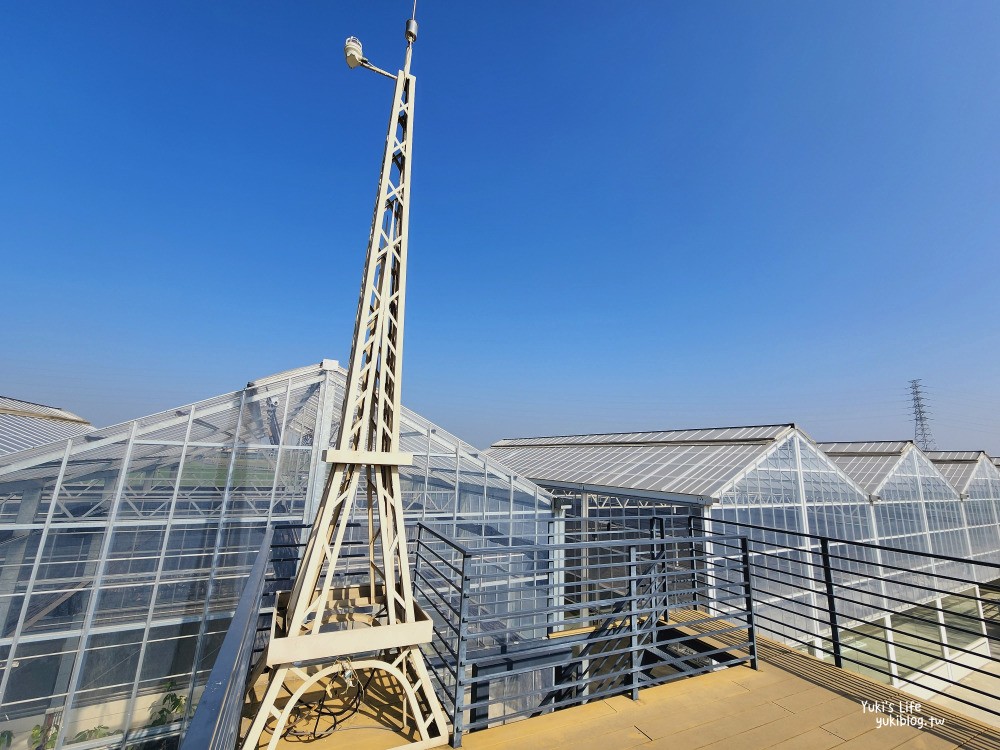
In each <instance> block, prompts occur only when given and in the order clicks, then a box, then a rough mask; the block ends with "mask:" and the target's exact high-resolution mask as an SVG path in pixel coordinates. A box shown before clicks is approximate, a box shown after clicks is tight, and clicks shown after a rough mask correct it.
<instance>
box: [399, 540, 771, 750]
mask: <svg viewBox="0 0 1000 750" xmlns="http://www.w3.org/2000/svg"><path fill="white" fill-rule="evenodd" d="M604 535H606V534H605V532H602V536H604ZM706 541H707V539H695V540H692V539H685V538H662V539H650V538H648V537H647V538H645V539H642V538H620V537H619V538H611V539H606V538H602V539H600V540H599V541H587V540H585V539H584V540H575V541H573V542H570V543H545V544H535V545H524V546H518V547H493V546H484V547H479V548H475V547H470V546H467V545H464V544H461V543H460V542H457V541H455V540H454V539H451V538H449V537H447V536H445V535H444V534H442V533H440V532H438V531H436V530H435V529H434V528H433V527H431V526H429V525H426V524H421V525H420V526H419V527H418V532H417V538H416V543H415V550H414V557H415V562H414V581H415V585H416V587H417V591H418V594H420V595H421V598H422V599H424V600H425V601H426V603H427V608H428V610H429V611H430V613H431V615H432V618H433V619H434V622H435V638H434V640H433V641H432V643H431V650H432V653H431V654H429V656H430V661H431V665H432V667H433V668H434V670H435V672H436V673H437V674H438V678H439V680H440V684H441V686H442V688H444V689H443V690H441V691H440V693H439V694H440V695H441V697H442V699H443V701H444V703H445V709H446V711H447V712H448V713H450V714H451V717H452V722H453V726H454V734H453V745H454V746H455V747H458V746H459V745H460V744H461V738H462V735H463V734H464V733H466V732H469V731H473V730H477V729H483V728H485V727H488V726H491V725H493V724H496V723H502V722H504V721H506V720H509V719H514V718H519V717H525V716H532V715H536V714H539V713H544V712H548V711H552V710H555V709H558V708H563V707H567V706H571V705H577V704H580V703H586V702H588V701H591V700H597V699H601V698H604V697H608V696H611V695H617V694H622V693H627V694H630V695H631V696H632V697H633V698H636V697H637V696H638V691H639V690H640V689H641V688H644V687H650V686H653V685H658V684H662V683H664V682H668V681H671V680H675V679H679V678H682V677H688V676H691V675H695V674H700V673H703V672H708V671H711V670H714V669H717V668H718V667H720V666H731V665H735V664H742V663H750V664H751V665H752V666H754V667H756V642H755V634H754V620H753V610H752V585H751V581H750V577H749V566H748V560H747V550H746V540H745V538H741V537H739V536H735V535H734V536H725V537H719V541H720V542H723V543H726V544H730V545H732V546H733V549H734V550H735V551H734V552H732V553H728V552H727V553H716V554H715V555H714V557H713V560H712V561H711V563H709V562H708V561H706V560H704V559H699V557H698V553H696V552H694V550H696V549H698V548H700V547H703V546H704V542H706ZM714 566H718V567H720V568H724V569H725V574H724V575H721V574H718V573H717V571H715V570H713V567H714ZM705 601H712V602H716V603H718V605H719V606H718V607H716V611H714V612H713V611H709V609H707V608H706V607H704V606H703V604H702V603H703V602H705Z"/></svg>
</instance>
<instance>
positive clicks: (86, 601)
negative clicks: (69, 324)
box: [0, 360, 551, 747]
mask: <svg viewBox="0 0 1000 750" xmlns="http://www.w3.org/2000/svg"><path fill="white" fill-rule="evenodd" d="M344 383H345V372H344V370H343V369H342V368H341V367H339V366H338V364H337V363H336V362H334V361H332V360H324V362H322V363H321V364H319V365H315V366H311V367H305V368H301V369H297V370H291V371H288V372H283V373H280V374H277V375H273V376H271V377H267V378H263V379H260V380H257V381H254V382H251V383H249V384H248V385H247V387H246V388H245V389H243V390H240V391H236V392H234V393H228V394H225V395H222V396H218V397H216V398H211V399H207V400H204V401H199V402H197V403H195V404H190V405H187V406H182V407H179V408H177V409H172V410H169V411H165V412H162V413H159V414H155V415H152V416H149V417H144V418H141V419H137V420H135V421H133V422H129V423H126V424H122V425H117V426H114V427H109V428H104V429H96V430H89V431H87V432H84V433H83V434H80V435H76V436H73V437H71V438H69V439H64V440H62V441H60V442H56V443H50V444H47V445H43V446H36V447H34V448H31V449H30V450H23V451H19V452H16V453H11V454H9V455H7V456H4V457H3V458H2V459H0V565H2V567H0V626H2V632H0V664H2V666H3V670H2V675H3V676H2V679H0V711H2V712H3V714H4V716H5V717H6V718H5V721H4V725H5V728H7V729H9V730H11V731H12V732H13V734H14V736H15V737H16V738H18V742H20V740H21V739H24V743H25V744H24V745H20V744H15V747H20V746H24V747H27V737H29V736H30V735H31V733H32V731H33V730H34V731H35V732H36V733H37V734H42V733H44V734H46V735H47V736H49V737H50V738H57V740H58V741H57V743H56V744H57V745H58V746H61V744H64V743H66V744H68V743H84V744H81V747H97V746H103V744H104V743H107V742H109V741H111V740H108V739H105V740H103V741H102V740H101V738H102V737H113V738H114V740H113V744H115V745H119V746H122V745H124V744H128V745H129V746H132V745H133V744H134V743H136V742H139V741H141V740H142V739H144V738H151V737H158V738H162V737H165V736H169V735H177V734H180V733H181V732H182V731H183V728H184V726H185V725H186V723H187V722H188V720H189V718H190V716H191V714H192V711H193V709H194V706H195V704H196V703H197V700H198V697H199V695H200V691H201V687H202V685H203V684H204V681H205V679H206V677H207V675H208V673H209V671H210V670H211V667H212V665H213V661H214V659H215V654H216V651H217V649H218V647H219V644H220V643H221V641H222V638H223V637H224V635H225V632H226V630H227V627H228V624H229V619H230V617H231V616H232V613H233V610H234V609H235V606H236V602H237V600H238V598H239V596H240V592H241V589H242V585H243V581H244V579H245V577H246V575H247V573H248V571H249V569H250V566H251V564H252V563H253V560H254V559H255V557H256V556H257V554H258V552H259V551H260V545H261V540H262V539H263V537H264V533H265V529H266V528H267V527H268V526H278V527H279V528H280V527H282V525H286V524H291V525H301V524H302V523H303V522H308V521H309V520H310V519H311V515H312V514H313V513H314V512H315V507H316V504H317V502H318V500H319V496H320V494H321V493H322V489H323V479H324V478H325V475H326V471H327V464H325V463H323V462H322V461H321V456H320V453H321V450H320V449H321V448H325V447H327V446H329V445H330V444H331V441H332V440H334V439H335V437H336V433H337V429H338V424H339V421H340V410H341V405H342V399H343V389H344ZM401 443H402V445H401V447H402V449H403V450H405V451H408V452H411V453H412V454H413V456H414V459H413V465H412V466H408V467H405V468H403V469H401V475H402V476H401V479H402V489H403V493H404V502H405V505H406V509H407V518H408V520H426V521H433V522H434V523H435V524H436V526H437V527H438V528H441V529H444V530H446V531H447V533H448V534H449V535H450V536H452V537H454V538H456V539H462V538H466V539H473V538H474V539H477V540H479V541H478V544H479V545H480V546H481V545H483V544H491V543H497V544H503V545H515V544H517V543H519V541H521V540H522V538H527V539H530V540H532V541H533V540H534V537H535V534H536V531H537V528H538V527H537V524H538V523H539V520H540V519H542V520H543V522H544V519H548V518H550V517H551V511H550V500H549V496H548V495H547V493H545V492H544V491H541V490H539V489H538V488H537V487H536V486H534V485H532V484H530V483H529V482H527V481H524V480H521V479H518V478H516V477H514V476H513V475H511V474H510V472H508V471H506V470H504V469H503V468H502V467H500V466H499V465H497V464H496V462H494V461H493V460H490V459H487V458H486V457H484V456H481V455H479V454H478V452H477V451H476V450H475V449H473V448H471V447H470V446H468V445H467V444H465V443H463V442H462V441H460V440H458V439H457V438H456V437H454V436H453V435H451V434H449V433H448V432H446V431H444V430H442V429H440V428H438V427H436V426H435V425H433V424H432V423H430V422H428V421H427V420H425V419H423V418H422V417H420V416H418V415H416V414H414V413H412V412H410V411H406V410H404V415H403V424H402V432H401ZM283 533H285V534H286V535H289V536H290V538H295V539H297V538H298V534H299V530H297V529H293V530H288V531H285V532H283ZM362 536H363V534H362ZM543 595H544V593H543ZM88 743H89V744H88Z"/></svg>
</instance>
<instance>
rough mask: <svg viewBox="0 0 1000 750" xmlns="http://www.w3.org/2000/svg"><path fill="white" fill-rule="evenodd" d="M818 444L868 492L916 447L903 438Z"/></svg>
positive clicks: (876, 489) (874, 493) (887, 476)
mask: <svg viewBox="0 0 1000 750" xmlns="http://www.w3.org/2000/svg"><path fill="white" fill-rule="evenodd" d="M819 447H820V449H821V450H822V451H823V452H824V453H826V455H827V456H829V457H830V459H831V460H833V462H834V463H835V464H837V466H839V467H840V468H841V470H843V471H844V473H846V474H847V475H848V476H849V477H851V479H853V480H854V481H855V482H857V483H858V484H859V485H860V486H861V487H862V488H863V489H864V491H865V492H867V493H868V494H869V495H877V494H878V491H879V490H880V489H881V488H882V485H883V484H884V483H885V481H886V479H888V478H889V475H890V474H892V472H893V471H895V469H896V466H897V465H898V464H899V462H900V461H902V460H903V456H904V455H905V454H906V453H907V452H908V450H909V449H911V448H912V449H914V450H915V449H916V446H915V445H914V444H913V443H912V442H910V441H906V440H902V441H900V440H896V441H875V442H867V443H820V444H819Z"/></svg>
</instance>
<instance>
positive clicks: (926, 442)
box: [910, 378, 937, 451]
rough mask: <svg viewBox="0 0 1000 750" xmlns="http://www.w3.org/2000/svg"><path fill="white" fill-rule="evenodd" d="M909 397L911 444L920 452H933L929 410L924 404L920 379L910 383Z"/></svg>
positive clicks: (933, 444)
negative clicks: (911, 428) (910, 403)
mask: <svg viewBox="0 0 1000 750" xmlns="http://www.w3.org/2000/svg"><path fill="white" fill-rule="evenodd" d="M910 396H911V397H912V399H913V442H915V443H916V444H917V447H918V448H920V450H924V451H928V450H935V449H936V448H937V446H936V445H935V443H934V436H933V435H931V418H930V410H929V409H928V408H927V404H926V403H925V401H924V400H925V396H924V390H923V386H922V385H921V383H920V378H917V379H916V380H911V381H910Z"/></svg>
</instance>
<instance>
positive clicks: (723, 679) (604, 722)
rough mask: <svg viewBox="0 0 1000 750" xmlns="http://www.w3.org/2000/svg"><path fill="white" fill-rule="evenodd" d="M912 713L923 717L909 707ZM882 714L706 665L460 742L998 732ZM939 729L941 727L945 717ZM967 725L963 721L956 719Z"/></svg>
mask: <svg viewBox="0 0 1000 750" xmlns="http://www.w3.org/2000/svg"><path fill="white" fill-rule="evenodd" d="M909 716H910V717H911V719H912V720H916V719H918V718H923V719H924V721H925V722H928V721H929V720H930V717H929V716H928V715H925V714H923V713H922V711H921V712H918V711H911V712H909ZM879 718H882V719H883V721H884V720H885V719H886V718H887V716H886V715H884V714H879V713H875V712H869V711H866V710H865V709H864V707H863V706H862V704H860V703H859V702H857V701H854V700H850V699H849V698H846V697H844V696H843V695H839V694H838V693H837V692H834V691H833V690H829V689H827V688H824V687H817V686H816V685H813V684H812V683H811V682H808V681H806V680H804V679H803V678H802V677H799V676H797V675H795V674H792V673H791V672H788V671H786V670H784V669H781V668H779V667H776V666H772V665H764V666H763V667H762V669H761V670H760V671H756V672H755V671H754V670H752V669H749V668H747V667H735V668H733V669H727V670H723V671H721V672H715V673H712V674H709V675H703V676H700V677H695V678H693V679H688V680H682V681H680V682H674V683H670V684H667V685H663V686H661V687H656V688H650V689H648V690H643V691H642V692H641V693H640V694H639V700H638V701H632V700H631V699H629V698H627V697H624V696H619V697H615V698H610V699H608V700H605V701H600V702H598V703H592V704H588V705H586V706H580V707H577V708H571V709H567V710H565V711H559V712H556V713H553V714H548V715H546V716H541V717H537V718H534V719H530V720H528V721H522V722H518V723H514V724H508V725H507V726H503V727H497V728H494V729H490V730H488V731H485V732H479V733H474V734H470V735H468V736H467V737H466V738H465V739H464V741H463V745H462V746H463V747H465V748H468V750H487V748H507V747H533V748H553V749H554V750H555V749H557V748H563V749H566V750H568V749H569V748H572V749H573V750H588V749H589V748H595V749H596V748H601V749H602V750H604V749H610V748H622V749H624V748H633V747H634V748H649V750H653V749H654V748H663V749H664V750H668V749H669V750H695V749H696V748H699V749H703V750H763V749H764V748H776V749H780V750H828V748H843V750H862V748H897V747H898V748H900V749H901V750H904V749H905V750H917V749H918V748H926V749H927V750H932V749H933V750H938V749H940V750H948V749H950V748H956V747H970V748H973V747H975V748H987V747H1000V735H997V734H996V733H992V732H991V733H990V734H992V736H989V737H988V736H984V735H983V734H982V729H985V728H973V729H969V728H968V727H963V728H960V727H957V726H953V727H951V730H952V732H951V736H950V737H947V736H939V735H937V734H933V733H931V732H927V731H923V732H922V731H921V730H920V729H918V728H916V727H912V726H883V727H879V723H878V719H879ZM944 721H945V726H947V719H945V720H944ZM966 724H967V723H966Z"/></svg>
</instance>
